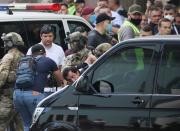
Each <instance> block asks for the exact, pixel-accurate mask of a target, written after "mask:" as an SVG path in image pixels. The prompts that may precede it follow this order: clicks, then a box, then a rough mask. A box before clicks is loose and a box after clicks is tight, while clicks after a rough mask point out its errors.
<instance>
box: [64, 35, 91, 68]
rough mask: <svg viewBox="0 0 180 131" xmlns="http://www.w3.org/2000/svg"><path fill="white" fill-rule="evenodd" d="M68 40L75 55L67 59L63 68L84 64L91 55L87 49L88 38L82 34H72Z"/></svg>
mask: <svg viewBox="0 0 180 131" xmlns="http://www.w3.org/2000/svg"><path fill="white" fill-rule="evenodd" d="M68 39H69V45H70V47H71V50H72V52H73V53H72V54H71V55H68V56H67V57H66V58H65V61H64V65H63V68H64V67H66V66H76V65H78V64H81V63H83V62H84V61H85V60H86V59H87V57H88V55H89V53H90V51H89V50H88V49H87V48H86V46H87V38H86V37H85V36H83V35H82V34H81V33H80V32H74V33H72V34H70V35H69V38H68Z"/></svg>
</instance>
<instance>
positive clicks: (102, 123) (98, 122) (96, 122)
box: [93, 120, 106, 126]
mask: <svg viewBox="0 0 180 131" xmlns="http://www.w3.org/2000/svg"><path fill="white" fill-rule="evenodd" d="M93 123H94V124H96V125H98V126H104V125H105V124H106V122H105V121H103V120H95V121H93Z"/></svg>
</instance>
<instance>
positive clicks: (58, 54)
mask: <svg viewBox="0 0 180 131" xmlns="http://www.w3.org/2000/svg"><path fill="white" fill-rule="evenodd" d="M39 44H41V45H43V43H42V42H40V43H39ZM43 46H44V45H43ZM44 48H45V50H46V57H49V58H51V59H52V60H54V61H55V63H56V64H57V66H60V65H63V63H64V59H65V54H64V51H63V49H62V47H61V46H58V45H56V44H54V43H52V46H51V47H50V48H47V47H45V46H44ZM26 55H32V52H31V48H29V50H28V52H27V54H26Z"/></svg>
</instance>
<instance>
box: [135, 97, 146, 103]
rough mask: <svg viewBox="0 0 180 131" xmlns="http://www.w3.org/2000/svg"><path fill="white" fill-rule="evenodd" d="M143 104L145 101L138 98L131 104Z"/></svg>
mask: <svg viewBox="0 0 180 131" xmlns="http://www.w3.org/2000/svg"><path fill="white" fill-rule="evenodd" d="M144 102H145V100H143V99H141V98H140V97H136V98H135V99H134V100H133V101H132V103H133V104H136V105H140V104H142V103H144Z"/></svg>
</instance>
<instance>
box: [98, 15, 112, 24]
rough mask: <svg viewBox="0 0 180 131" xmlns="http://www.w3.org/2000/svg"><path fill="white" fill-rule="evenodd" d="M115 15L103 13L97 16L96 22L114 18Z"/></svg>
mask: <svg viewBox="0 0 180 131" xmlns="http://www.w3.org/2000/svg"><path fill="white" fill-rule="evenodd" d="M114 19H115V17H111V16H109V15H107V14H106V13H101V14H99V15H98V16H97V17H96V24H98V23H100V22H102V21H105V20H114Z"/></svg>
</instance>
